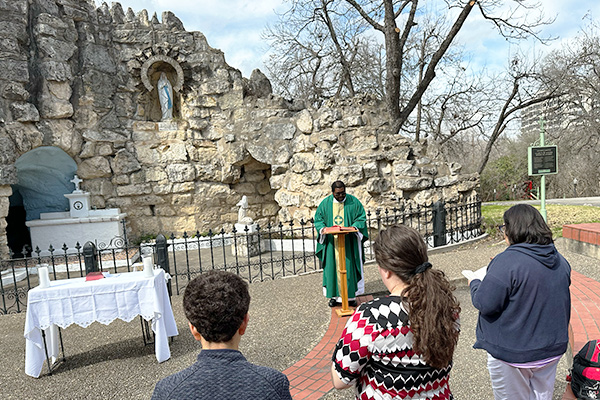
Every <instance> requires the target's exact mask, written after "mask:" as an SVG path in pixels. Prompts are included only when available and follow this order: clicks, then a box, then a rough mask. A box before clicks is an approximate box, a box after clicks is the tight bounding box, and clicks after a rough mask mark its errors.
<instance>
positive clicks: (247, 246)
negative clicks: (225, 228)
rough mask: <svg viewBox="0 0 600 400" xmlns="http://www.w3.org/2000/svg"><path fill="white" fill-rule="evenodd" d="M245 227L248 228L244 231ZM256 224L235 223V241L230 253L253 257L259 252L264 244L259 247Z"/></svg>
mask: <svg viewBox="0 0 600 400" xmlns="http://www.w3.org/2000/svg"><path fill="white" fill-rule="evenodd" d="M246 227H247V228H248V230H247V231H246ZM256 227H257V225H256V224H250V225H245V224H239V223H237V224H235V230H236V231H237V233H236V235H237V239H236V243H235V244H234V245H233V246H232V247H231V253H232V254H233V255H234V256H235V255H236V254H237V256H238V257H254V256H257V255H259V254H260V252H261V250H262V249H264V246H262V243H261V246H260V247H259V245H258V243H259V240H260V238H259V235H258V231H257V229H256Z"/></svg>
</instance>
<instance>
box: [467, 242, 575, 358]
mask: <svg viewBox="0 0 600 400" xmlns="http://www.w3.org/2000/svg"><path fill="white" fill-rule="evenodd" d="M570 284H571V266H570V265H569V263H568V262H567V260H565V258H564V257H563V256H562V255H560V253H559V252H558V251H557V250H556V248H555V247H554V244H549V245H539V244H529V243H519V244H513V245H511V246H509V247H508V248H507V249H506V250H505V251H503V252H502V253H500V254H498V255H497V256H496V257H495V258H494V259H493V260H492V262H491V263H490V265H489V266H488V268H487V273H486V275H485V277H484V278H483V281H481V280H479V279H475V280H473V281H471V300H472V301H473V305H474V306H475V308H477V309H478V310H479V319H478V321H477V332H476V336H477V341H476V342H475V345H474V346H473V347H474V348H476V349H484V350H486V351H487V352H488V353H490V354H491V355H492V356H493V357H494V358H497V359H499V360H503V361H506V362H509V363H527V362H531V361H538V360H543V359H546V358H549V357H554V356H558V355H561V354H563V353H564V352H565V351H566V350H567V344H568V342H569V334H568V326H569V319H570V317H571V295H570V292H569V286H570Z"/></svg>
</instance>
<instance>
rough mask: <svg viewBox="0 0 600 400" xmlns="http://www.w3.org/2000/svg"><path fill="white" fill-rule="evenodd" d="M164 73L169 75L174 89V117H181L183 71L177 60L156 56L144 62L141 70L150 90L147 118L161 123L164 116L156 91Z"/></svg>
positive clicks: (144, 81)
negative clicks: (180, 92) (180, 93)
mask: <svg viewBox="0 0 600 400" xmlns="http://www.w3.org/2000/svg"><path fill="white" fill-rule="evenodd" d="M162 72H164V73H165V74H166V75H167V79H169V82H170V83H171V86H172V87H173V117H178V116H179V115H180V108H181V106H180V96H179V91H180V90H181V88H182V87H183V79H184V76H183V69H182V68H181V66H180V65H179V63H178V62H177V61H176V60H175V59H173V58H171V57H168V56H165V55H155V56H152V57H150V58H149V59H148V60H146V61H145V62H144V64H143V65H142V70H141V78H142V83H143V84H144V87H145V88H146V90H148V97H149V101H148V103H149V106H148V107H149V109H148V110H147V118H148V120H150V121H160V120H161V116H162V112H161V109H160V102H159V99H158V91H157V89H156V85H157V83H158V79H159V78H160V74H161V73H162Z"/></svg>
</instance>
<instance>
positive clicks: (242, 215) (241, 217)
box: [236, 196, 254, 225]
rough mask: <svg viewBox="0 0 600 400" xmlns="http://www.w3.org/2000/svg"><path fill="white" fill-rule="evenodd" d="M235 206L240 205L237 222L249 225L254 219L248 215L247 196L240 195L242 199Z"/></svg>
mask: <svg viewBox="0 0 600 400" xmlns="http://www.w3.org/2000/svg"><path fill="white" fill-rule="evenodd" d="M236 206H239V207H240V210H239V211H238V224H244V225H251V224H252V223H253V222H254V221H253V220H252V218H250V217H249V216H248V198H247V197H246V196H242V200H240V202H239V203H237V204H236Z"/></svg>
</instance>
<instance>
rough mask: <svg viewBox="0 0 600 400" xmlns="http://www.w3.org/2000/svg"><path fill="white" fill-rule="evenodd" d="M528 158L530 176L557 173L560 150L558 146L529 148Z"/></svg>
mask: <svg viewBox="0 0 600 400" xmlns="http://www.w3.org/2000/svg"><path fill="white" fill-rule="evenodd" d="M527 156H528V157H527V160H528V170H529V171H528V172H529V175H530V176H531V175H548V174H556V173H557V165H558V149H557V147H556V146H534V147H529V148H528V152H527Z"/></svg>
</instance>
